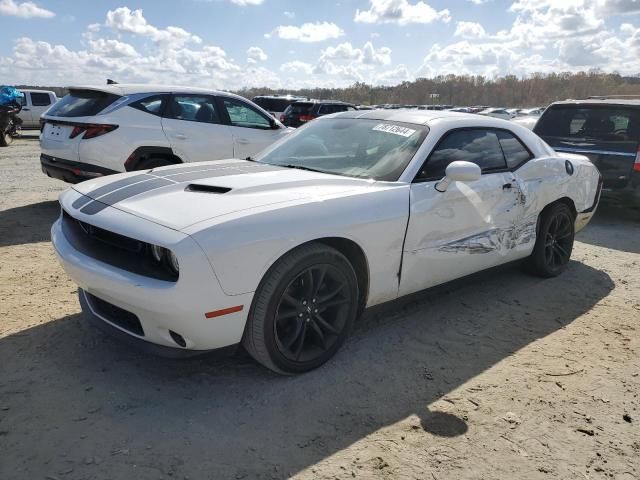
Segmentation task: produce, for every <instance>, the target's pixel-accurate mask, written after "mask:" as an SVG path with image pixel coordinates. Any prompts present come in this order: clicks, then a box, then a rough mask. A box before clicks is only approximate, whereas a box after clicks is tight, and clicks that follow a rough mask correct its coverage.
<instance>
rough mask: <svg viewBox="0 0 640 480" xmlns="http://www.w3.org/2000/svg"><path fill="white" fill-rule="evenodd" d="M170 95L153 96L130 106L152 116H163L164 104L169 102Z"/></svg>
mask: <svg viewBox="0 0 640 480" xmlns="http://www.w3.org/2000/svg"><path fill="white" fill-rule="evenodd" d="M167 98H168V95H151V96H150V97H147V98H143V99H142V100H138V101H137V102H133V103H131V104H129V106H130V107H133V108H135V109H137V110H141V111H143V112H146V113H150V114H152V115H158V116H160V115H162V110H163V107H164V104H165V103H166V102H167Z"/></svg>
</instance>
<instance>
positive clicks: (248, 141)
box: [237, 138, 251, 145]
mask: <svg viewBox="0 0 640 480" xmlns="http://www.w3.org/2000/svg"><path fill="white" fill-rule="evenodd" d="M237 142H238V143H239V144H240V145H249V144H250V143H251V141H250V140H247V139H246V138H239V139H238V140H237Z"/></svg>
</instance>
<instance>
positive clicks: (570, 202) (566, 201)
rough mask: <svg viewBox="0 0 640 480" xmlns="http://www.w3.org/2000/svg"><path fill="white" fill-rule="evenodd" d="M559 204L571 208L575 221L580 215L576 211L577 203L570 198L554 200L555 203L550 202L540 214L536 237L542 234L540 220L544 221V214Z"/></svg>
mask: <svg viewBox="0 0 640 480" xmlns="http://www.w3.org/2000/svg"><path fill="white" fill-rule="evenodd" d="M558 203H563V204H565V205H566V206H567V207H569V210H571V214H572V215H573V219H574V221H575V218H576V216H577V215H578V210H577V209H576V204H575V202H574V201H573V199H571V198H570V197H566V196H565V197H560V198H558V199H556V200H554V201H553V202H549V203H548V204H546V205H545V206H544V208H543V209H542V210H540V213H539V214H538V223H537V225H536V237H537V236H538V234H539V233H540V220H541V219H542V217H543V216H544V214H545V213H546V212H548V211H549V209H551V208H552V207H553V206H554V205H557V204H558Z"/></svg>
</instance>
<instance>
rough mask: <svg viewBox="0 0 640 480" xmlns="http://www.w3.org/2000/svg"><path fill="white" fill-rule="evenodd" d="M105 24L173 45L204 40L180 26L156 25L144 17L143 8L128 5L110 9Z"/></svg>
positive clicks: (121, 30)
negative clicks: (135, 8)
mask: <svg viewBox="0 0 640 480" xmlns="http://www.w3.org/2000/svg"><path fill="white" fill-rule="evenodd" d="M105 25H106V26H107V27H111V28H113V29H115V30H117V31H119V32H125V33H133V34H135V35H142V36H145V37H149V38H151V39H152V40H153V41H155V42H165V43H171V44H173V45H183V44H185V43H187V42H194V43H201V42H202V40H201V39H200V38H199V37H198V36H196V35H192V34H191V33H189V32H187V31H186V30H185V29H183V28H180V27H172V26H169V27H167V28H166V29H160V28H157V27H154V26H153V25H151V24H150V23H148V22H147V19H146V18H144V16H143V15H142V9H138V10H130V9H129V8H128V7H120V8H116V9H115V10H109V11H108V12H107V21H106V22H105Z"/></svg>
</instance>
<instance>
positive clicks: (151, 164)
mask: <svg viewBox="0 0 640 480" xmlns="http://www.w3.org/2000/svg"><path fill="white" fill-rule="evenodd" d="M174 164H175V163H174V162H172V161H171V160H167V159H166V158H145V159H144V160H141V161H140V163H138V165H136V170H151V169H152V168H158V167H166V166H167V165H174Z"/></svg>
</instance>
